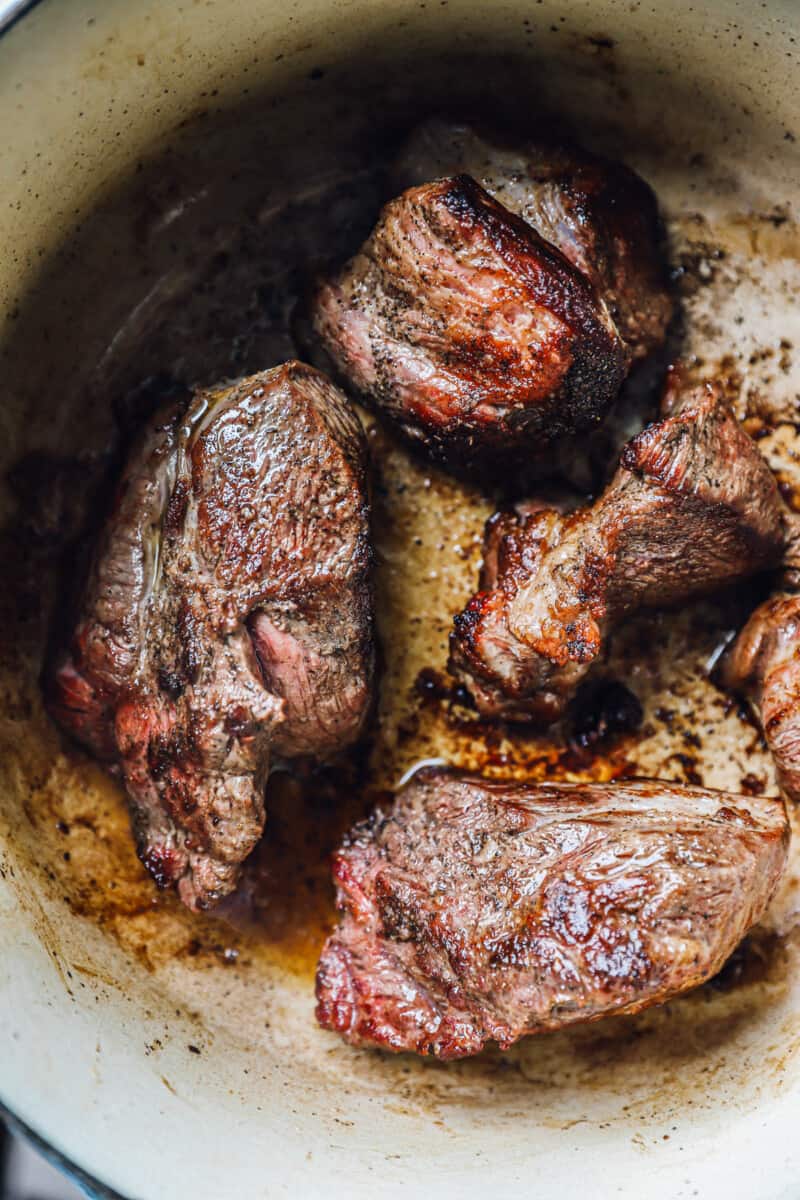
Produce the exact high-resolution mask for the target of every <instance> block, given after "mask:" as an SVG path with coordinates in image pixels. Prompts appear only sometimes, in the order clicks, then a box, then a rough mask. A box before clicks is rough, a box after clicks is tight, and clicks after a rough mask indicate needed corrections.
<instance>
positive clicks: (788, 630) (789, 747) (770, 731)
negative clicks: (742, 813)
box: [720, 593, 800, 800]
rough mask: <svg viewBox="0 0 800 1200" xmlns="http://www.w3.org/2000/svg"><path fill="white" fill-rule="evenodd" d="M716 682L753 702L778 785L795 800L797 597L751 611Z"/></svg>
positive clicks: (799, 774) (799, 704)
mask: <svg viewBox="0 0 800 1200" xmlns="http://www.w3.org/2000/svg"><path fill="white" fill-rule="evenodd" d="M720 682H721V683H722V684H723V685H724V686H726V687H729V688H731V689H732V690H734V691H737V692H741V693H743V694H744V695H745V696H747V697H748V698H749V699H750V700H751V701H752V703H753V706H754V708H755V710H756V712H757V713H758V716H759V719H760V721H761V727H762V729H763V730H764V736H765V738H766V739H767V744H768V745H769V748H770V750H771V751H772V755H773V757H774V759H775V766H776V768H777V771H778V779H779V782H780V785H781V787H782V788H783V790H784V792H785V793H786V795H787V796H788V797H789V799H790V800H800V596H797V595H789V594H788V593H778V594H776V595H774V596H772V597H771V598H770V599H769V600H766V601H765V602H764V603H763V604H762V605H760V607H759V608H757V609H756V611H755V612H754V613H753V615H752V616H751V617H750V620H749V621H748V622H747V624H746V625H745V627H744V629H743V630H742V631H741V633H740V634H739V636H738V637H737V639H736V641H735V642H734V644H733V645H732V646H731V648H730V649H729V650H728V651H727V653H726V655H725V657H724V658H723V660H722V664H721V669H720Z"/></svg>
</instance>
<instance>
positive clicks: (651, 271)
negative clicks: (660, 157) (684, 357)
mask: <svg viewBox="0 0 800 1200" xmlns="http://www.w3.org/2000/svg"><path fill="white" fill-rule="evenodd" d="M460 174H467V175H471V176H472V177H473V178H474V179H476V180H477V182H478V183H479V184H480V185H481V186H482V187H483V188H485V189H486V191H487V192H489V194H490V195H491V196H494V197H495V199H496V200H499V201H500V203H501V204H503V205H504V207H505V208H507V209H508V210H509V211H510V212H513V213H517V214H518V216H520V217H522V218H523V220H524V221H526V222H527V223H528V224H529V225H530V226H532V228H533V229H535V230H536V232H537V233H538V234H539V235H540V236H541V237H542V238H544V240H545V241H546V242H550V243H552V245H554V246H556V247H557V248H558V249H559V250H560V251H561V253H562V254H563V255H564V257H565V258H567V259H568V260H569V261H570V262H571V263H572V265H573V266H574V267H577V269H578V270H579V271H580V272H581V273H582V274H584V275H585V276H586V277H587V278H588V279H589V280H590V281H591V282H592V284H593V285H594V288H595V290H596V292H597V295H598V296H600V297H602V299H603V300H604V301H605V303H606V305H607V307H608V309H609V311H610V313H611V316H612V317H613V319H614V322H615V323H616V326H617V329H618V330H619V332H620V334H621V335H622V337H623V338H624V340H625V341H626V342H627V344H628V346H629V347H630V350H631V352H632V354H633V355H634V357H635V358H642V357H644V356H645V355H646V354H648V353H650V352H651V351H652V350H654V349H655V348H656V347H657V346H659V345H660V344H661V343H662V342H663V340H664V336H665V333H666V330H667V325H668V324H669V320H670V317H671V315H672V301H671V298H670V295H669V291H668V288H667V283H666V271H665V267H664V262H663V260H662V257H661V252H660V245H661V241H662V229H661V222H660V219H659V215H658V207H657V204H656V198H655V196H654V195H653V192H652V191H651V189H650V188H649V187H648V185H647V184H646V183H645V182H644V180H643V179H641V178H640V177H639V176H638V175H637V174H636V173H635V172H634V171H631V170H630V168H628V167H626V166H624V165H623V164H622V163H619V162H612V161H611V160H609V159H605V158H601V157H600V156H598V155H596V154H591V153H590V152H589V151H587V150H584V149H583V148H582V147H580V146H577V145H576V144H575V143H574V142H568V141H556V140H554V139H553V138H552V137H544V136H542V137H539V138H536V139H533V140H530V139H529V140H525V141H522V142H520V143H518V144H514V143H513V142H511V141H509V140H508V139H506V138H504V137H503V136H502V135H500V134H498V133H496V132H492V131H490V130H483V129H481V128H478V127H475V126H472V125H468V124H464V123H463V122H450V121H446V120H442V119H440V118H436V117H434V118H432V119H430V120H428V121H425V122H424V123H423V124H422V125H420V126H419V128H418V129H416V130H415V131H414V133H413V134H412V135H411V137H410V139H409V141H408V143H407V145H406V147H405V149H404V150H403V152H402V153H401V154H400V157H399V159H398V161H397V163H396V164H395V169H394V172H393V183H394V185H395V187H397V189H398V190H401V189H404V188H407V187H411V186H413V185H418V184H421V183H426V182H429V181H430V180H432V179H440V178H442V177H443V176H449V175H460Z"/></svg>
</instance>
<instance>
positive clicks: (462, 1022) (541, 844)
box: [317, 770, 789, 1058]
mask: <svg viewBox="0 0 800 1200" xmlns="http://www.w3.org/2000/svg"><path fill="white" fill-rule="evenodd" d="M788 843H789V827H788V823H787V820H786V812H785V809H784V805H783V802H782V801H780V800H776V799H768V798H765V797H756V798H745V797H742V796H730V795H727V794H725V793H722V792H711V791H706V790H704V789H700V788H688V787H679V786H677V785H674V784H669V783H659V782H640V783H625V784H608V785H605V784H529V785H524V784H514V783H502V782H498V781H491V782H490V781H488V780H485V779H480V778H478V777H473V776H468V775H460V774H457V773H452V774H451V773H448V772H443V771H436V770H429V771H425V772H422V773H420V774H418V775H417V776H415V778H414V779H413V781H412V782H411V783H410V784H409V785H408V786H407V787H406V788H405V789H404V790H403V791H402V792H401V793H400V795H399V796H398V798H397V801H396V803H395V806H394V808H393V810H392V811H391V812H390V813H382V812H378V813H376V814H375V815H374V816H373V818H372V819H371V821H368V822H365V823H364V824H362V825H360V826H357V827H356V829H355V830H354V831H353V833H352V834H351V835H350V838H349V840H348V841H347V843H346V844H345V846H344V848H343V849H342V850H341V851H340V852H339V854H338V856H337V858H336V860H335V865H334V874H335V878H336V883H337V885H338V903H339V907H340V908H341V909H342V911H343V913H344V916H343V918H342V921H341V924H340V926H339V928H338V929H337V930H336V931H335V932H334V933H333V935H332V936H331V937H330V938H329V939H328V942H327V944H326V946H325V948H324V950H323V952H322V958H321V960H320V964H319V968H318V972H317V1000H318V1004H317V1018H318V1020H319V1021H320V1023H321V1024H322V1025H324V1026H326V1027H327V1028H329V1029H334V1030H336V1031H337V1032H338V1033H341V1034H342V1035H343V1037H344V1038H345V1039H346V1040H347V1041H348V1042H351V1043H352V1044H353V1045H356V1046H365V1045H366V1046H380V1047H383V1048H386V1049H390V1050H415V1051H416V1052H417V1053H419V1054H425V1053H433V1054H436V1055H438V1056H439V1057H441V1058H458V1057H461V1056H463V1055H467V1054H475V1053H477V1051H479V1050H480V1049H481V1048H482V1047H483V1046H484V1044H485V1043H486V1042H487V1041H490V1040H493V1041H497V1042H499V1043H500V1045H501V1046H504V1047H505V1046H509V1045H511V1043H512V1042H514V1041H515V1040H516V1039H517V1038H519V1037H522V1036H523V1034H528V1033H541V1032H544V1031H547V1030H553V1029H559V1028H561V1027H562V1026H564V1025H571V1024H573V1023H574V1022H576V1021H587V1020H593V1019H595V1018H598V1017H602V1016H605V1015H606V1014H609V1013H623V1012H627V1013H630V1012H636V1011H638V1010H639V1009H641V1008H645V1007H647V1006H648V1005H651V1004H658V1003H661V1002H663V1001H665V1000H668V999H669V998H670V997H671V996H675V995H677V994H678V993H680V992H684V991H686V990H687V989H689V988H692V987H696V986H697V985H698V984H700V983H702V982H703V981H704V980H706V979H708V978H709V977H710V976H711V975H713V974H714V973H715V972H716V971H718V970H719V968H720V967H721V966H722V964H723V962H724V961H725V959H726V958H727V957H728V955H729V954H730V953H731V951H732V950H733V949H734V948H735V946H736V945H737V943H738V942H739V940H740V939H741V938H742V937H743V936H744V934H745V933H746V932H747V930H748V929H749V928H750V926H751V925H753V923H754V922H756V921H758V920H759V918H760V917H761V915H762V913H763V912H764V910H765V908H766V906H767V904H768V903H769V900H770V897H771V896H772V893H773V891H774V889H775V885H776V884H777V881H778V879H779V877H780V874H781V871H782V870H783V867H784V864H785V862H786V854H787V849H788Z"/></svg>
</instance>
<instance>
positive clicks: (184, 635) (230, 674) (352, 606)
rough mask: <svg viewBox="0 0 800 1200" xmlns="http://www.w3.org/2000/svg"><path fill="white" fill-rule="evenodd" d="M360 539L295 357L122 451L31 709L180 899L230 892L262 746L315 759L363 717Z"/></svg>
mask: <svg viewBox="0 0 800 1200" xmlns="http://www.w3.org/2000/svg"><path fill="white" fill-rule="evenodd" d="M367 538H368V532H367V506H366V499H365V443H364V436H363V432H362V430H361V426H360V424H359V422H358V419H357V418H356V417H355V415H354V414H353V412H352V409H351V408H350V406H349V405H348V402H347V401H346V400H345V398H344V397H343V396H342V394H341V393H340V392H339V391H338V389H336V388H335V387H334V386H333V384H331V383H330V381H329V380H328V379H326V377H325V376H324V375H322V374H321V373H320V372H318V371H315V370H313V369H312V368H310V367H306V366H304V365H302V364H301V363H297V362H290V363H286V364H284V365H283V366H281V367H276V368H274V369H273V370H270V371H265V372H264V373H263V374H261V375H256V376H253V377H252V378H250V379H246V380H244V381H243V382H241V383H238V384H236V385H235V386H233V387H231V388H228V389H224V390H220V391H216V392H201V393H199V394H197V395H196V396H194V398H193V399H192V400H191V403H190V404H189V406H188V409H187V408H185V407H173V408H171V409H170V410H169V411H166V412H163V413H161V414H160V415H159V416H158V417H157V418H156V419H155V420H153V421H152V422H151V424H150V425H149V427H148V428H147V429H146V431H145V432H144V434H143V436H142V439H141V441H140V444H139V446H138V448H137V449H136V450H135V452H134V453H133V454H132V456H131V458H130V460H129V462H128V464H127V467H126V469H125V472H124V475H123V477H122V480H121V483H120V486H119V490H118V494H117V498H116V501H115V505H114V509H113V512H112V513H111V516H110V519H109V521H108V523H107V526H106V528H105V531H104V535H103V537H102V539H101V541H100V543H99V545H98V547H97V550H96V554H95V558H94V562H93V566H92V568H91V572H90V577H89V580H88V583H87V586H86V589H85V594H84V596H83V601H82V608H81V613H80V619H79V621H78V623H77V627H76V629H75V633H74V636H73V638H72V641H71V644H70V646H69V649H68V652H67V653H65V654H64V655H63V656H62V657H61V659H60V660H59V661H58V663H57V665H56V668H55V671H54V674H53V677H52V679H51V680H50V687H49V705H50V711H51V712H52V714H53V715H54V717H55V718H56V719H57V720H58V721H59V722H60V724H61V725H62V726H63V727H64V728H65V729H67V730H68V731H69V732H70V733H72V734H73V735H74V736H75V737H76V738H78V739H79V740H80V741H82V742H83V743H84V744H85V745H87V746H88V747H89V748H90V749H91V750H92V751H93V753H94V754H96V755H97V757H99V758H100V759H102V760H103V761H104V762H105V763H106V764H107V765H108V766H109V768H110V769H111V770H112V771H113V772H114V773H115V774H118V775H119V776H120V777H121V778H122V780H123V782H124V785H125V788H126V790H127V794H128V797H129V800H130V805H131V810H132V815H133V824H134V829H135V833H136V837H137V841H138V845H139V851H140V855H141V858H142V861H143V862H144V864H145V866H146V867H147V868H148V869H149V870H150V872H151V873H152V875H153V877H154V878H155V879H156V881H157V882H158V883H159V884H160V885H162V886H166V885H167V884H176V885H177V887H178V891H179V893H180V896H181V898H182V899H183V901H184V902H185V903H186V904H188V905H189V906H191V907H206V906H208V905H209V904H211V903H213V902H214V901H216V900H217V899H219V898H220V897H221V896H224V895H225V894H226V893H228V892H230V891H231V890H232V889H233V887H234V886H235V884H236V880H237V876H238V872H239V865H240V863H241V862H242V860H243V859H244V858H245V857H246V855H247V854H248V853H249V852H250V850H252V848H253V846H254V845H255V843H256V841H257V840H258V838H259V837H260V835H261V832H262V829H263V825H264V800H263V794H264V787H265V783H266V778H267V773H268V769H269V762H270V755H271V753H279V754H283V755H296V754H304V755H305V754H311V755H317V756H326V755H329V754H331V753H332V752H334V751H335V750H337V749H338V748H339V747H341V746H342V745H344V744H346V743H348V742H350V741H352V740H353V739H354V738H355V737H356V736H357V734H358V733H359V731H360V729H361V727H362V724H363V721H364V718H365V714H366V711H367V708H368V704H369V699H370V690H371V679H372V655H373V651H372V626H371V621H372V618H371V599H370V590H369V578H368V575H369V558H370V555H369V548H368V540H367Z"/></svg>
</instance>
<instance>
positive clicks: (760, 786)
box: [739, 772, 767, 796]
mask: <svg viewBox="0 0 800 1200" xmlns="http://www.w3.org/2000/svg"><path fill="white" fill-rule="evenodd" d="M766 787H767V781H766V779H764V777H763V776H762V775H754V774H753V773H752V772H748V773H747V775H743V776H742V777H741V779H740V780H739V790H740V791H741V793H742V795H744V796H763V795H764V792H765V791H766Z"/></svg>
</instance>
